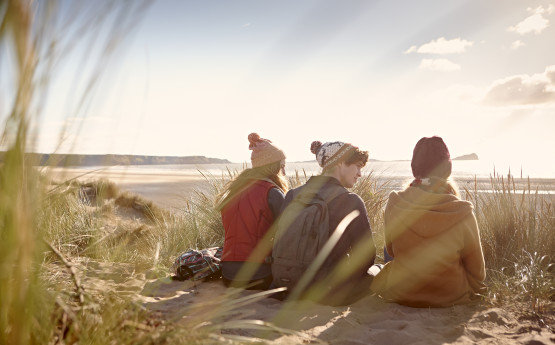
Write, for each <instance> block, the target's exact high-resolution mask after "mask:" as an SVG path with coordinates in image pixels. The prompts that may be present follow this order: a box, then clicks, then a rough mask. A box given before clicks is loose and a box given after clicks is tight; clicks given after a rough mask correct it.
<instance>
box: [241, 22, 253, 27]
mask: <svg viewBox="0 0 555 345" xmlns="http://www.w3.org/2000/svg"><path fill="white" fill-rule="evenodd" d="M249 26H251V23H245V24H243V25H242V26H241V27H243V28H248V27H249Z"/></svg>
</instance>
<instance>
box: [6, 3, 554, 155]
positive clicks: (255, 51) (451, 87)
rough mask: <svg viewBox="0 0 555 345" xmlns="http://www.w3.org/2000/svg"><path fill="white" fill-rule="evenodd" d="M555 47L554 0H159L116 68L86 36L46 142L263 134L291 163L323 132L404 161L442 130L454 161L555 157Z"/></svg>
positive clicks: (73, 57)
mask: <svg viewBox="0 0 555 345" xmlns="http://www.w3.org/2000/svg"><path fill="white" fill-rule="evenodd" d="M106 32H108V31H106V30H105V29H102V28H101V27H99V28H97V29H96V33H97V34H99V35H102V34H106ZM554 42H555V1H553V0H549V1H544V0H527V1H522V0H489V1H471V0H466V1H464V0H451V1H431V0H422V1H412V0H410V1H409V0H406V1H400V0H383V1H372V0H342V1H339V0H280V1H270V0H248V1H247V0H220V1H215V0H202V1H201V0H197V1H184V0H175V1H173V0H159V1H154V2H153V3H151V4H150V5H149V6H148V7H147V8H146V9H144V11H143V12H141V13H140V15H137V20H136V23H134V24H133V26H132V29H131V30H129V32H128V33H127V35H126V37H125V40H124V41H121V43H120V46H119V47H118V49H119V50H118V51H117V53H116V54H115V58H114V59H112V60H110V62H109V63H106V65H104V62H102V63H101V64H100V65H99V66H100V67H98V66H97V67H95V65H94V64H93V63H87V64H86V63H84V62H83V61H85V60H86V59H87V58H89V60H90V58H91V57H94V56H98V55H97V54H98V52H97V51H96V50H98V49H99V47H98V46H99V44H98V42H97V41H94V40H87V39H79V40H77V42H75V47H74V51H73V52H72V53H71V54H68V55H67V56H66V59H65V60H64V61H63V62H62V63H60V65H59V66H58V67H57V69H56V72H55V75H54V77H53V78H52V81H51V87H50V88H49V91H48V95H47V96H46V97H45V98H46V101H45V103H44V106H43V110H42V111H41V114H40V116H39V119H38V120H37V124H38V125H37V131H38V135H37V138H36V141H35V142H34V144H33V146H34V150H35V151H38V152H53V151H56V152H72V153H87V154H93V153H94V154H107V153H111V154H135V155H170V156H195V155H201V156H207V157H214V158H224V159H228V160H230V161H232V162H238V163H241V162H247V161H249V159H250V151H249V150H248V141H247V136H248V134H249V133H251V132H257V133H259V134H260V136H261V137H263V138H267V139H270V140H271V141H272V142H273V143H274V144H276V145H277V146H279V147H280V148H282V149H283V150H284V151H285V153H286V155H287V157H288V160H289V161H306V160H313V159H314V155H313V154H311V152H310V144H311V142H312V141H314V140H319V141H321V142H326V141H338V140H339V141H344V142H349V143H352V144H354V145H356V146H359V147H360V148H361V149H363V150H367V151H369V155H370V158H373V159H379V160H402V159H410V158H411V155H412V149H413V147H414V145H415V143H416V142H417V141H418V139H420V138H421V137H424V136H432V135H439V136H441V137H443V139H444V140H445V142H446V143H447V145H448V147H449V149H450V152H451V155H452V156H453V157H455V156H459V155H464V154H469V153H477V154H478V156H479V157H480V159H487V160H490V161H511V162H515V164H521V163H522V164H526V162H530V164H532V163H534V164H538V162H540V163H539V164H551V165H555V163H553V157H554V155H553V152H554V149H553V148H555V135H554V133H555V49H554V48H553V46H554ZM8 55H9V54H6V53H5V51H4V53H2V52H0V58H2V59H3V60H4V61H5V63H0V73H2V74H3V75H4V77H2V76H1V75H0V90H4V92H5V94H9V92H7V93H6V90H7V89H8V88H9V86H8V85H9V81H8V79H9V78H8V77H7V76H8V75H9V73H7V71H8V70H9V66H10V62H9V57H7V56H8ZM96 75H101V76H102V77H101V78H99V79H98V86H97V87H96V88H95V91H94V93H93V96H91V97H90V99H87V101H86V102H85V103H86V104H85V105H83V103H80V102H79V101H80V99H81V98H79V94H80V92H81V93H82V92H83V91H82V90H84V86H83V85H86V81H87V80H88V79H87V78H90V76H96ZM6 99H7V97H5V99H4V101H2V100H0V110H3V113H4V114H5V113H6V109H8V108H9V101H6ZM79 104H81V106H79ZM62 131H63V138H64V139H63V140H61V139H60V133H62ZM549 157H551V158H549Z"/></svg>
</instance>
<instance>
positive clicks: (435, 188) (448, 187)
mask: <svg viewBox="0 0 555 345" xmlns="http://www.w3.org/2000/svg"><path fill="white" fill-rule="evenodd" d="M417 180H418V179H412V180H410V182H409V183H408V185H407V186H406V187H405V189H407V188H409V187H417V188H420V189H423V190H426V191H429V192H432V193H438V194H451V195H454V196H456V197H458V198H460V196H461V195H460V192H459V186H458V185H457V183H456V182H455V181H453V180H452V179H451V178H450V177H449V178H447V179H442V178H440V177H435V176H432V177H430V178H429V184H422V183H419V184H416V183H415V181H417Z"/></svg>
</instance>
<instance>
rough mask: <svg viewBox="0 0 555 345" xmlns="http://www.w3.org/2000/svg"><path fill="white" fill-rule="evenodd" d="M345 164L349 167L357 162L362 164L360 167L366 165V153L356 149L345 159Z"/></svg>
mask: <svg viewBox="0 0 555 345" xmlns="http://www.w3.org/2000/svg"><path fill="white" fill-rule="evenodd" d="M344 162H345V164H347V165H351V164H356V163H358V162H360V163H362V165H363V166H364V165H366V163H367V162H368V151H361V150H360V149H359V148H358V147H357V148H356V149H355V150H354V151H353V152H351V153H350V154H349V155H348V157H347V159H345V161H344Z"/></svg>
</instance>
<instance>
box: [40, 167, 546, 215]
mask: <svg viewBox="0 0 555 345" xmlns="http://www.w3.org/2000/svg"><path fill="white" fill-rule="evenodd" d="M50 175H51V177H52V178H53V179H54V180H57V181H65V180H69V179H78V180H81V181H90V180H97V179H102V178H104V179H108V180H110V181H112V182H114V183H115V184H116V185H117V186H118V187H119V188H120V189H121V190H126V191H129V192H131V193H135V194H138V195H140V196H142V197H144V198H145V199H148V200H151V201H152V202H154V203H156V204H157V205H159V206H161V207H165V208H169V209H172V208H181V207H182V206H183V205H184V204H185V202H186V200H187V198H188V197H189V196H190V195H191V194H192V193H194V192H195V191H196V190H198V191H205V190H207V189H208V188H209V186H210V184H209V182H208V180H207V179H206V178H205V177H204V176H202V175H200V174H199V173H198V172H197V173H194V172H191V171H190V170H189V171H179V170H167V171H161V170H154V169H153V170H148V169H144V170H138V169H126V168H124V167H121V168H113V167H112V168H109V169H108V168H106V169H98V170H91V169H88V168H53V169H50ZM375 177H376V178H377V185H378V186H385V187H384V188H386V189H387V190H390V191H391V190H400V189H402V188H404V186H405V185H406V184H407V183H409V182H410V180H409V179H407V178H406V177H389V176H388V177H380V176H379V175H375ZM453 179H454V180H455V181H456V182H457V184H458V186H459V189H460V191H461V194H462V196H463V197H464V193H465V189H466V190H468V191H469V192H470V193H473V192H475V191H476V192H486V191H488V190H489V189H490V188H491V180H490V179H489V178H477V179H474V178H468V177H461V178H457V177H454V178H453ZM504 182H505V184H506V183H507V180H506V176H505V177H504ZM510 188H511V191H512V190H513V188H514V189H516V190H517V192H518V193H520V194H522V192H523V190H529V189H530V190H531V191H532V194H534V192H535V190H536V189H537V190H538V191H540V193H542V194H545V193H548V194H549V195H551V196H553V197H554V198H555V179H545V178H543V179H537V178H531V179H530V180H528V179H520V178H515V184H514V186H513V184H512V183H511V184H510Z"/></svg>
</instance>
